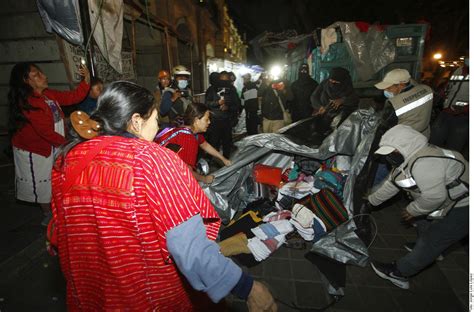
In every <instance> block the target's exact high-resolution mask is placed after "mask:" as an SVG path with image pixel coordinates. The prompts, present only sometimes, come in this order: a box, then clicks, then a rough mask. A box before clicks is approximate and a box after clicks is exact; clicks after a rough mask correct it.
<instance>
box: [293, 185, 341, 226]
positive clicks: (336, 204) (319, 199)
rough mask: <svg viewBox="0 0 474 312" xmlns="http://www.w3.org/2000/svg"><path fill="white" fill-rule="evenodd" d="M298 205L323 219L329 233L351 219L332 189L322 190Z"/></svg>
mask: <svg viewBox="0 0 474 312" xmlns="http://www.w3.org/2000/svg"><path fill="white" fill-rule="evenodd" d="M298 204H301V205H303V206H306V207H307V208H309V209H310V210H311V211H312V212H313V213H314V214H315V215H316V216H317V217H318V218H319V219H321V221H323V223H324V225H325V226H326V231H327V232H328V233H329V232H330V231H332V230H333V229H334V228H335V227H337V226H338V225H339V224H341V223H344V222H345V221H347V219H348V217H349V215H348V213H347V210H346V208H345V207H344V204H343V203H342V201H341V200H340V199H339V197H337V196H336V195H335V194H334V193H333V192H332V191H331V190H330V189H322V190H321V191H319V193H317V194H313V195H310V196H306V197H305V198H303V199H301V200H300V201H299V202H298Z"/></svg>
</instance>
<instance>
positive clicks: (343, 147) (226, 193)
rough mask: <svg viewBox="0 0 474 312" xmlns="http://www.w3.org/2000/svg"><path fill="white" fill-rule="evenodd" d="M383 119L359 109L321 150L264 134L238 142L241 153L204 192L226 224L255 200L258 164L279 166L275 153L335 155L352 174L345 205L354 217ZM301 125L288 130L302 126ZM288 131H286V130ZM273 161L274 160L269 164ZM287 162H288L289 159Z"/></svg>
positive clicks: (310, 155)
mask: <svg viewBox="0 0 474 312" xmlns="http://www.w3.org/2000/svg"><path fill="white" fill-rule="evenodd" d="M378 122H379V117H378V116H376V115H375V113H374V111H373V110H372V109H359V110H357V111H355V112H354V113H352V114H351V115H350V116H349V117H348V118H347V119H346V120H345V121H344V122H343V123H342V124H341V125H340V126H339V127H338V128H337V129H335V130H334V131H333V132H332V133H331V134H330V135H329V136H327V137H326V138H325V139H324V141H323V142H322V144H321V145H320V146H319V147H317V148H311V147H308V146H306V145H300V144H296V143H295V142H293V141H292V140H290V139H289V138H288V137H287V136H285V134H284V133H283V134H275V133H264V134H257V135H253V136H249V137H246V138H244V139H243V140H241V141H240V142H237V145H238V151H237V153H236V154H235V155H234V157H233V158H232V161H233V164H232V165H231V166H229V167H223V168H221V169H220V170H218V171H216V172H214V173H213V175H214V177H215V179H214V182H213V183H212V184H211V185H205V186H203V189H204V191H205V193H206V194H207V196H208V197H209V199H210V200H211V202H212V204H213V205H214V207H215V208H216V211H217V212H218V214H219V216H220V217H221V218H222V220H223V222H224V223H227V222H229V221H230V220H231V218H232V216H233V213H234V212H235V211H239V210H242V209H243V208H244V207H245V206H246V204H247V203H248V202H250V201H251V200H252V199H254V198H253V195H254V194H253V193H252V185H251V178H252V177H251V175H252V169H253V165H254V163H265V164H268V165H276V163H275V162H276V160H275V159H281V158H282V157H283V156H281V157H280V158H275V159H272V157H273V158H274V157H276V156H275V155H274V154H277V155H278V154H280V155H281V154H282V155H290V156H291V155H300V156H305V157H309V158H314V159H319V160H325V159H328V158H330V157H332V156H334V155H346V156H348V157H347V159H348V161H349V163H350V171H349V175H348V178H347V180H346V185H345V187H344V193H343V195H344V205H345V206H346V208H347V209H348V211H349V212H350V214H351V215H352V212H353V204H352V189H353V185H354V183H355V179H356V178H357V175H358V174H359V173H360V171H361V169H362V168H363V166H364V164H365V161H366V160H367V156H368V152H369V150H370V145H371V144H372V141H373V137H374V134H375V130H376V127H377V125H378ZM302 125H304V123H301V122H298V123H296V124H293V125H290V126H289V127H287V128H286V129H291V128H292V127H298V126H302ZM282 130H283V131H282V132H285V129H282ZM269 159H270V161H269ZM285 161H286V160H285Z"/></svg>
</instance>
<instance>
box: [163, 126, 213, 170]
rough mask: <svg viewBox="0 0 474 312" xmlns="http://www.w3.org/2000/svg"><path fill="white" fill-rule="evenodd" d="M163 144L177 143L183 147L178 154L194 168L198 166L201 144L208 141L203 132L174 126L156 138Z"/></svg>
mask: <svg viewBox="0 0 474 312" xmlns="http://www.w3.org/2000/svg"><path fill="white" fill-rule="evenodd" d="M155 142H156V143H158V144H160V145H161V146H165V147H166V146H167V145H168V144H177V145H179V146H180V147H181V149H180V150H179V151H178V156H179V157H180V158H181V159H182V160H183V161H184V162H185V163H186V164H188V165H189V166H191V167H192V168H196V163H197V155H198V152H199V145H201V144H202V143H204V142H206V140H205V139H204V136H203V135H202V134H199V133H198V134H195V133H193V132H192V131H191V130H190V129H189V128H185V127H179V128H173V129H171V130H169V131H168V132H166V133H165V134H164V135H162V136H159V137H158V138H156V139H155Z"/></svg>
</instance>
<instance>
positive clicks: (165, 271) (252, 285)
mask: <svg viewBox="0 0 474 312" xmlns="http://www.w3.org/2000/svg"><path fill="white" fill-rule="evenodd" d="M157 118H158V112H157V110H156V108H155V106H154V98H153V95H152V94H151V93H150V92H149V91H148V90H146V89H145V88H143V87H140V86H138V85H136V84H133V83H131V82H125V81H118V82H114V83H111V84H110V85H108V86H107V87H106V88H105V89H104V92H103V93H102V94H101V96H100V97H99V101H98V106H97V109H96V110H95V111H94V113H93V114H92V116H91V117H90V118H89V117H88V116H87V115H86V114H84V113H81V112H76V113H73V114H72V115H71V122H72V124H73V127H74V129H75V132H76V133H77V134H79V136H77V134H76V137H77V138H76V139H74V140H73V141H71V142H70V143H69V144H68V145H66V146H65V147H64V149H63V150H62V152H61V153H60V156H59V158H58V160H57V162H56V165H55V167H54V170H53V181H52V184H53V201H52V208H53V222H54V227H53V231H54V233H55V234H56V236H57V249H58V253H59V257H60V263H61V269H62V271H63V273H64V276H65V278H66V282H67V304H68V309H69V310H71V311H83V310H90V311H103V310H107V311H109V310H114V311H193V310H201V311H211V310H216V309H220V308H219V307H216V306H215V304H213V303H212V302H214V303H217V302H219V301H220V300H221V299H222V298H223V297H225V296H226V295H227V294H229V293H230V292H232V293H233V294H234V295H237V296H239V297H241V298H244V299H246V300H247V302H248V305H249V308H250V310H251V311H257V310H263V309H270V311H275V309H276V305H275V303H274V301H273V298H272V296H271V295H270V293H269V292H268V290H267V289H266V288H265V286H263V285H262V284H260V283H259V282H256V281H253V280H252V278H251V277H250V276H249V275H247V274H245V273H243V272H242V270H241V269H240V268H239V267H238V266H237V265H235V264H234V263H233V262H232V261H231V260H230V259H227V258H225V257H224V256H222V255H221V254H220V253H219V246H218V245H217V244H216V243H215V242H214V241H213V240H214V239H215V238H216V235H217V231H218V229H219V225H220V219H219V217H218V216H217V214H216V212H215V211H214V209H213V207H212V205H211V204H210V202H209V200H208V199H207V197H206V196H205V195H204V193H203V191H202V190H201V188H200V187H199V184H198V183H197V182H196V180H195V179H194V177H193V175H192V174H191V172H190V170H189V169H188V166H187V165H186V164H185V163H184V162H182V161H181V160H180V159H179V157H178V156H177V155H176V154H175V153H173V152H172V151H170V150H168V149H165V148H162V147H160V146H159V145H158V144H155V143H153V142H152V141H153V138H154V137H155V135H156V132H157V130H158V121H157ZM96 134H98V135H97V136H94V135H96ZM72 135H74V133H72ZM84 138H90V139H89V140H84ZM198 291H201V292H198ZM204 293H205V294H207V296H206V295H205V294H204ZM208 298H210V299H211V300H212V302H211V300H209V299H208Z"/></svg>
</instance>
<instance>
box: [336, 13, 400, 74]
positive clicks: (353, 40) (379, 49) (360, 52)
mask: <svg viewBox="0 0 474 312" xmlns="http://www.w3.org/2000/svg"><path fill="white" fill-rule="evenodd" d="M335 27H339V28H340V30H341V33H342V37H343V41H344V43H345V44H346V47H347V49H348V51H349V54H350V55H351V58H352V62H353V64H354V66H355V69H356V71H357V75H358V77H359V80H362V81H365V80H369V79H371V78H372V77H373V76H374V74H375V73H377V72H378V71H379V70H381V69H382V68H383V67H385V66H386V65H388V64H390V63H392V62H393V61H394V60H395V56H396V53H395V44H394V43H393V42H392V41H391V40H390V39H389V38H388V37H387V35H386V34H385V32H384V31H382V30H381V29H380V28H379V27H378V26H374V25H373V26H370V27H369V29H368V31H367V32H361V31H360V30H359V28H358V27H357V26H356V24H355V23H354V22H336V23H334V24H332V25H331V26H329V27H328V28H335Z"/></svg>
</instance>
